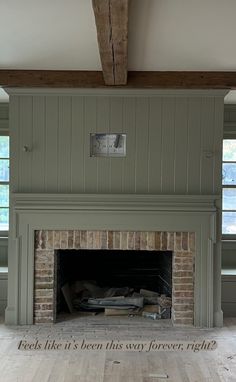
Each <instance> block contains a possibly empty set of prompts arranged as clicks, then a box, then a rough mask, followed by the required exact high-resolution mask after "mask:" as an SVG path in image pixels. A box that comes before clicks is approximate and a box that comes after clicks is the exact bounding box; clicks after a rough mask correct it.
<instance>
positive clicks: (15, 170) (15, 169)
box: [9, 96, 21, 192]
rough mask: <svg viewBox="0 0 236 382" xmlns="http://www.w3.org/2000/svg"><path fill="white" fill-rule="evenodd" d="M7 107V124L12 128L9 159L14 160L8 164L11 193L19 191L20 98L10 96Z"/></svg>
mask: <svg viewBox="0 0 236 382" xmlns="http://www.w3.org/2000/svg"><path fill="white" fill-rule="evenodd" d="M10 101H11V102H10V105H9V124H10V125H11V126H12V128H11V133H10V158H15V160H11V162H10V190H11V192H17V191H20V187H19V173H20V167H21V163H20V153H19V142H20V128H19V123H20V119H19V116H20V98H19V97H16V96H11V98H10Z"/></svg>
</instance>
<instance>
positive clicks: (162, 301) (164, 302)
mask: <svg viewBox="0 0 236 382" xmlns="http://www.w3.org/2000/svg"><path fill="white" fill-rule="evenodd" d="M158 304H159V305H161V306H162V307H165V308H169V307H171V304H172V301H171V297H167V296H166V295H165V294H161V296H160V297H158Z"/></svg>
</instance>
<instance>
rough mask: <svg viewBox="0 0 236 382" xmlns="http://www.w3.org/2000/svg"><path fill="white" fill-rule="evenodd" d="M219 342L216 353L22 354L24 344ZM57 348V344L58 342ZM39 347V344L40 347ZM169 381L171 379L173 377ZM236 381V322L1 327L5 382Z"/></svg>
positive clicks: (101, 320)
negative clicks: (203, 326)
mask: <svg viewBox="0 0 236 382" xmlns="http://www.w3.org/2000/svg"><path fill="white" fill-rule="evenodd" d="M83 339H86V340H87V341H92V342H93V343H101V344H106V343H109V344H110V343H111V340H113V341H115V342H113V343H118V341H119V343H122V341H126V343H129V342H130V343H135V344H137V343H139V342H140V343H141V342H142V341H144V342H145V341H151V340H155V341H161V342H163V343H164V342H165V341H172V342H173V341H177V342H184V343H187V342H188V343H191V342H194V341H195V342H196V341H198V342H199V341H203V340H204V339H205V340H206V341H213V340H215V341H216V342H217V349H216V350H213V351H199V352H195V353H194V352H193V351H190V350H188V351H158V352H157V351H153V352H147V351H126V350H125V351H124V350H122V351H118V350H115V351H108V350H71V349H69V350H55V349H54V350H26V351H24V350H18V346H19V343H20V341H24V342H22V343H23V344H26V343H27V344H30V343H31V344H34V345H35V344H36V343H37V340H38V343H41V344H42V343H43V344H45V343H46V341H48V343H49V344H51V343H53V340H54V341H56V343H57V344H58V343H62V344H63V346H64V344H65V343H77V341H78V343H79V342H80V343H81V341H82V340H83ZM54 343H55V342H54ZM35 346H36V345H35ZM167 377H168V378H167ZM165 380H166V381H168V382H188V381H191V382H201V381H212V382H217V381H231V382H233V381H234V382H235V381H236V318H234V319H227V320H226V321H225V326H224V327H223V328H222V329H211V330H207V329H195V328H194V329H192V328H188V329H184V330H183V329H180V328H173V327H171V325H170V322H169V321H168V320H162V321H161V322H160V321H152V320H150V319H144V318H141V317H132V318H119V319H118V318H117V317H110V318H108V317H79V318H78V317H75V318H73V319H72V320H68V321H63V322H59V323H57V324H55V325H44V326H42V325H40V326H39V325H33V326H24V327H22V326H21V327H20V326H17V327H6V326H5V325H4V323H3V321H2V322H1V323H0V381H1V382H13V381H14V382H49V381H50V382H149V381H150V382H153V381H165Z"/></svg>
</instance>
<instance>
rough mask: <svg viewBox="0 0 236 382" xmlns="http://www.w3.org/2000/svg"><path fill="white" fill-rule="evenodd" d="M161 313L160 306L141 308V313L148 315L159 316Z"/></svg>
mask: <svg viewBox="0 0 236 382" xmlns="http://www.w3.org/2000/svg"><path fill="white" fill-rule="evenodd" d="M161 311H162V308H161V306H160V305H145V306H144V308H143V312H148V313H158V314H160V313H161Z"/></svg>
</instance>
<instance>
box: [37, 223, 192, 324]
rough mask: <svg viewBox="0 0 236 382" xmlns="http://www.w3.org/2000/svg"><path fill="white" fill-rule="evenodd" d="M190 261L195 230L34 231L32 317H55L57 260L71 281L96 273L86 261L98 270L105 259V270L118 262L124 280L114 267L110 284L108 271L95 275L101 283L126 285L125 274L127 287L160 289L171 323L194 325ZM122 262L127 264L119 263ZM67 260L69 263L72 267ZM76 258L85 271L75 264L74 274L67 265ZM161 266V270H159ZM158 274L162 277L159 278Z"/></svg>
mask: <svg viewBox="0 0 236 382" xmlns="http://www.w3.org/2000/svg"><path fill="white" fill-rule="evenodd" d="M80 257H82V259H81V260H80ZM69 258H70V260H69ZM102 258H103V260H101V259H102ZM132 259H133V260H132ZM135 259H136V261H135ZM157 259H158V260H157ZM194 260H195V233H193V232H158V231H85V230H67V231H57V230H40V231H36V232H35V278H34V280H35V284H34V322H35V323H51V322H55V321H56V313H57V305H58V300H57V277H56V276H57V274H58V269H57V265H58V264H60V266H62V264H63V266H64V269H65V272H64V277H65V280H64V281H67V282H68V281H69V282H72V281H75V280H76V278H80V279H83V278H88V279H90V278H92V279H94V278H95V272H92V271H90V272H89V266H88V265H89V264H90V265H91V266H92V265H93V264H94V266H95V267H96V270H98V271H99V268H100V272H101V273H102V267H103V266H104V264H107V266H108V271H109V272H112V265H114V266H115V267H116V268H117V264H119V267H120V268H119V269H120V274H122V277H126V279H125V280H122V279H121V275H120V274H119V271H118V273H114V274H113V275H112V280H113V283H114V284H113V285H112V284H111V283H112V280H111V277H110V279H109V276H104V274H101V276H100V278H99V276H98V278H97V281H98V283H99V285H100V286H108V285H110V286H115V287H118V286H120V287H121V286H125V285H126V284H127V282H128V278H129V279H130V280H131V281H130V282H131V284H130V285H129V286H130V287H134V289H135V290H136V291H137V290H138V289H140V288H149V289H151V290H154V291H155V290H156V292H159V293H165V294H166V295H169V296H172V314H171V317H172V322H173V324H174V325H193V324H194ZM125 262H126V264H127V266H126V267H124V264H125ZM69 263H71V264H72V268H71V265H69ZM81 263H82V265H81V266H84V267H85V271H84V272H82V270H81V269H80V272H79V274H76V272H74V271H72V269H75V268H77V267H79V266H80V264H81ZM134 263H135V264H136V270H137V272H141V271H142V274H141V275H140V274H139V279H138V278H137V276H138V274H137V273H134V272H133V268H134V267H133V266H132V264H134ZM144 264H145V265H146V268H147V269H148V271H149V273H148V272H147V274H146V278H145V277H144V273H143V268H144V266H143V265H144ZM163 264H164V265H163ZM161 266H162V268H163V269H162V270H161V271H160V268H161ZM124 269H126V276H125V272H124ZM127 271H128V275H127ZM155 271H156V272H157V273H156V274H155ZM160 272H161V274H160ZM168 272H169V275H168ZM170 275H171V276H170ZM119 276H120V277H119ZM168 277H169V278H168ZM158 278H159V279H160V278H161V279H162V281H163V280H164V281H163V282H162V283H158V282H157V280H158ZM58 293H59V292H58Z"/></svg>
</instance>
